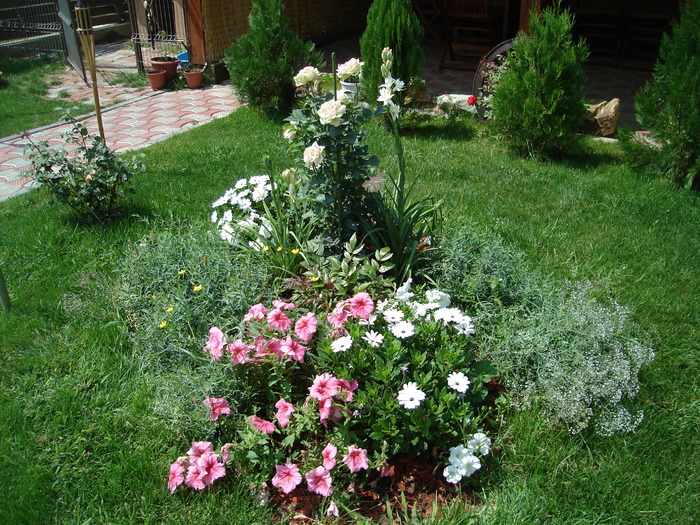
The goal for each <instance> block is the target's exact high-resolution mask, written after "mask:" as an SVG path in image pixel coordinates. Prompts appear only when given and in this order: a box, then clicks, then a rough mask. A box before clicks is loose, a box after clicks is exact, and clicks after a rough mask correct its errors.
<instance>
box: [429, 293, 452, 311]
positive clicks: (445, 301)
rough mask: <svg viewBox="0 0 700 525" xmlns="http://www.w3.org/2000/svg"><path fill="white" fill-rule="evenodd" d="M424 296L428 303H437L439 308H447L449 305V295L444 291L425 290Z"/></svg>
mask: <svg viewBox="0 0 700 525" xmlns="http://www.w3.org/2000/svg"><path fill="white" fill-rule="evenodd" d="M425 298H426V299H427V300H428V302H430V303H438V304H439V307H440V308H447V307H448V306H450V296H449V294H446V293H445V292H441V291H440V290H428V291H427V292H425Z"/></svg>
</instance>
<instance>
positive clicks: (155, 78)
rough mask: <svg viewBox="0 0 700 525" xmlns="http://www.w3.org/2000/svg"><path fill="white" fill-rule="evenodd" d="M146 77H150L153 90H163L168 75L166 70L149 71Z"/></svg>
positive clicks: (149, 81)
mask: <svg viewBox="0 0 700 525" xmlns="http://www.w3.org/2000/svg"><path fill="white" fill-rule="evenodd" d="M146 76H147V77H148V83H149V84H150V85H151V88H152V89H153V90H156V89H163V88H164V87H165V83H166V82H167V75H166V73H165V70H164V69H160V70H153V71H147V72H146Z"/></svg>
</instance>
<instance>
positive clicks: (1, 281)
mask: <svg viewBox="0 0 700 525" xmlns="http://www.w3.org/2000/svg"><path fill="white" fill-rule="evenodd" d="M0 303H1V304H2V307H3V308H4V309H5V311H6V312H9V311H10V306H11V304H10V294H8V293H7V286H6V285H5V278H4V277H3V276H2V270H0Z"/></svg>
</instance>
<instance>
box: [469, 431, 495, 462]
mask: <svg viewBox="0 0 700 525" xmlns="http://www.w3.org/2000/svg"><path fill="white" fill-rule="evenodd" d="M467 447H468V448H470V449H471V450H472V451H473V452H479V453H480V454H482V455H483V456H486V455H488V453H489V452H490V451H491V439H490V438H489V437H488V436H487V435H486V434H484V433H483V432H478V433H476V434H474V435H473V436H472V438H471V439H470V440H469V442H468V443H467Z"/></svg>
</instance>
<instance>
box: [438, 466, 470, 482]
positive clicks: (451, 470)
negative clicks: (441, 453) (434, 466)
mask: <svg viewBox="0 0 700 525" xmlns="http://www.w3.org/2000/svg"><path fill="white" fill-rule="evenodd" d="M466 473H467V471H466V470H465V469H463V468H461V467H458V466H456V465H448V466H447V467H446V468H445V470H443V471H442V475H443V476H445V479H446V480H447V482H448V483H459V482H460V481H462V477H463V476H464V475H465V474H466Z"/></svg>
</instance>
